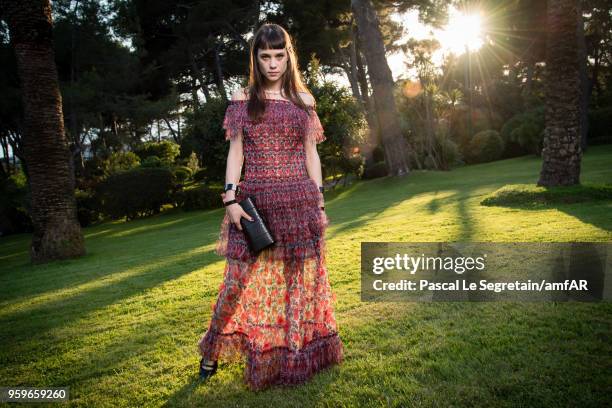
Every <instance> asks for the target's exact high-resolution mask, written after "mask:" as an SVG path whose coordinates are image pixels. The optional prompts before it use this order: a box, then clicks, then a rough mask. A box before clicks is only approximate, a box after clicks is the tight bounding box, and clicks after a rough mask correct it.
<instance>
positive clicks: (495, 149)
mask: <svg viewBox="0 0 612 408" xmlns="http://www.w3.org/2000/svg"><path fill="white" fill-rule="evenodd" d="M503 151H504V141H503V139H502V138H501V136H500V135H499V132H497V131H496V130H483V131H482V132H478V133H476V134H475V135H474V137H473V138H472V140H471V141H470V144H469V151H468V152H469V158H470V161H471V162H473V163H484V162H489V161H494V160H497V159H499V158H500V157H501V155H502V153H503Z"/></svg>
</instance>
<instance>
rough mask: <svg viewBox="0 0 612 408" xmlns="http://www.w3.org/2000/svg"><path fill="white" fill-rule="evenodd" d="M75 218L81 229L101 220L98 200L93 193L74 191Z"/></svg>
mask: <svg viewBox="0 0 612 408" xmlns="http://www.w3.org/2000/svg"><path fill="white" fill-rule="evenodd" d="M74 196H75V198H76V203H77V218H78V220H79V224H81V227H87V226H89V225H92V224H95V223H97V222H99V221H100V220H101V219H102V212H101V206H100V200H99V199H98V196H97V195H96V194H95V193H94V192H93V191H85V190H80V189H76V190H75V192H74Z"/></svg>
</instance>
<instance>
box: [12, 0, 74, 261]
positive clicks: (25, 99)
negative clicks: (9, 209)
mask: <svg viewBox="0 0 612 408" xmlns="http://www.w3.org/2000/svg"><path fill="white" fill-rule="evenodd" d="M0 13H1V15H2V17H3V19H4V20H5V21H6V22H7V24H8V27H9V30H10V36H11V42H12V46H13V48H14V50H15V55H16V59H17V70H18V72H19V77H20V80H21V95H22V103H23V107H24V131H23V149H24V157H25V161H26V164H27V174H28V182H29V186H30V191H31V214H30V215H31V217H32V224H33V227H34V233H33V235H32V244H31V245H30V258H31V260H32V262H35V263H39V262H46V261H49V260H52V259H64V258H71V257H76V256H80V255H83V254H85V245H84V240H83V234H82V232H81V226H80V225H79V222H78V220H77V216H76V200H75V197H74V178H73V175H72V172H71V171H70V165H69V155H70V152H69V149H68V142H67V139H66V135H65V133H64V120H63V113H62V100H61V96H60V92H59V86H58V77H57V68H56V66H55V57H54V52H53V39H52V31H53V25H52V22H51V4H50V2H49V0H26V1H23V0H22V1H16V0H0Z"/></svg>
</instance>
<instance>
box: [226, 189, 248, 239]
mask: <svg viewBox="0 0 612 408" xmlns="http://www.w3.org/2000/svg"><path fill="white" fill-rule="evenodd" d="M230 191H231V190H230ZM221 197H222V198H223V202H226V201H230V200H233V199H234V198H235V196H234V194H233V191H232V194H231V195H228V194H225V193H221ZM225 211H226V212H227V215H228V217H229V219H230V221H231V223H232V224H234V225H235V226H236V228H238V229H239V230H240V231H242V225H241V224H240V219H241V218H243V217H244V218H246V219H247V220H249V221H253V217H251V216H250V215H249V214H247V213H246V211H244V210H243V209H242V207H241V206H240V204H238V203H234V204H230V205H228V206H227V207H225Z"/></svg>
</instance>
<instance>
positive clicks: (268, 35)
mask: <svg viewBox="0 0 612 408" xmlns="http://www.w3.org/2000/svg"><path fill="white" fill-rule="evenodd" d="M286 45H287V41H285V36H284V35H283V33H279V32H278V31H276V30H270V31H267V32H266V31H264V32H263V33H262V34H261V37H260V38H259V41H258V44H257V48H259V49H261V50H282V49H283V48H285V46H286Z"/></svg>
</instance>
